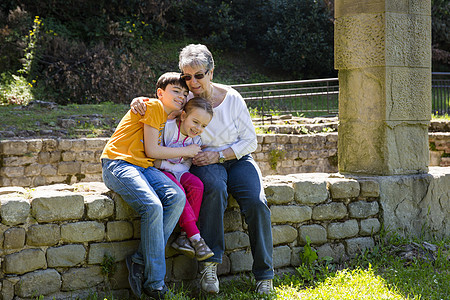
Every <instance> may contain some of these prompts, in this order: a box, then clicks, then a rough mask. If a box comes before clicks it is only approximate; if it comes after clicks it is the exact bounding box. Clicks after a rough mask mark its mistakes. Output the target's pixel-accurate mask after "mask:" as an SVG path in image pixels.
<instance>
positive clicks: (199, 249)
mask: <svg viewBox="0 0 450 300" xmlns="http://www.w3.org/2000/svg"><path fill="white" fill-rule="evenodd" d="M191 244H192V246H193V247H194V249H195V258H197V260H198V261H202V260H205V259H207V258H210V257H211V256H213V255H214V252H212V251H211V249H209V247H208V245H206V243H205V240H204V239H203V238H200V240H198V241H195V242H191Z"/></svg>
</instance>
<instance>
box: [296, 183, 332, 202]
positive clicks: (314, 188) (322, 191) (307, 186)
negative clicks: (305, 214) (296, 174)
mask: <svg viewBox="0 0 450 300" xmlns="http://www.w3.org/2000/svg"><path fill="white" fill-rule="evenodd" d="M293 186H294V190H295V201H297V202H298V203H301V204H318V203H322V202H325V201H326V200H327V199H328V190H327V184H326V182H325V181H315V180H308V179H306V180H302V181H295V182H294V184H293Z"/></svg>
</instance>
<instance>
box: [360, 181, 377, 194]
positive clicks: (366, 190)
mask: <svg viewBox="0 0 450 300" xmlns="http://www.w3.org/2000/svg"><path fill="white" fill-rule="evenodd" d="M358 182H359V187H360V194H359V195H360V196H361V197H379V196H380V184H379V183H378V182H377V181H375V180H359V179H358Z"/></svg>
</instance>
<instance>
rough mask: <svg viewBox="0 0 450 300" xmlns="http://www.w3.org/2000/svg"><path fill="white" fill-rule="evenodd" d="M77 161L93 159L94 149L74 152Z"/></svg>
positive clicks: (91, 160)
mask: <svg viewBox="0 0 450 300" xmlns="http://www.w3.org/2000/svg"><path fill="white" fill-rule="evenodd" d="M76 160H77V161H90V162H93V161H95V153H94V151H81V152H77V154H76Z"/></svg>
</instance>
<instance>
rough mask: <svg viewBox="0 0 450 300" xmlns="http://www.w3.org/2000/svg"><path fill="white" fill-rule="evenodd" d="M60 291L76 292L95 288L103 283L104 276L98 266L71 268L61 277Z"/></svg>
mask: <svg viewBox="0 0 450 300" xmlns="http://www.w3.org/2000/svg"><path fill="white" fill-rule="evenodd" d="M61 279H62V285H61V290H62V291H76V290H80V289H85V288H90V287H94V286H97V285H98V284H100V283H102V282H103V279H104V276H103V274H102V268H101V267H100V266H91V267H85V268H72V269H69V270H68V271H67V272H64V273H62V275H61Z"/></svg>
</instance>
